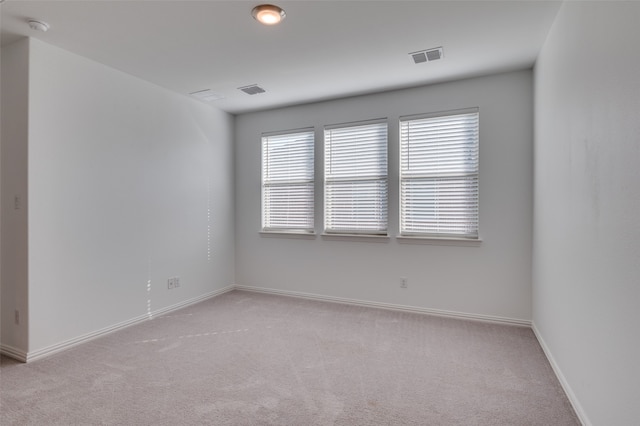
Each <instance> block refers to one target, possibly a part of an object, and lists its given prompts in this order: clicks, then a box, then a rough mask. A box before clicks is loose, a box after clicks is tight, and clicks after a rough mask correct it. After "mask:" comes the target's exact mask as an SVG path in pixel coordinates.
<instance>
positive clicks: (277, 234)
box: [260, 231, 317, 240]
mask: <svg viewBox="0 0 640 426" xmlns="http://www.w3.org/2000/svg"><path fill="white" fill-rule="evenodd" d="M316 235H317V234H316V233H315V232H311V233H309V232H285V231H260V236H261V237H265V238H293V239H297V240H315V239H316Z"/></svg>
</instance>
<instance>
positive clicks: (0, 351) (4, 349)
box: [0, 343, 27, 362]
mask: <svg viewBox="0 0 640 426" xmlns="http://www.w3.org/2000/svg"><path fill="white" fill-rule="evenodd" d="M0 355H5V356H8V357H9V358H13V359H15V360H16V361H20V362H27V353H26V352H24V351H23V350H21V349H18V348H14V347H13V346H9V345H3V344H2V343H0Z"/></svg>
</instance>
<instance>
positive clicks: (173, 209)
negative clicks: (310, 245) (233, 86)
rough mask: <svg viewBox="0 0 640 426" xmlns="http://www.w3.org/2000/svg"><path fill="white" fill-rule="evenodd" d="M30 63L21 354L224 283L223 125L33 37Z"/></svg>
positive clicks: (228, 192) (229, 195)
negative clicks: (174, 283) (25, 336)
mask: <svg viewBox="0 0 640 426" xmlns="http://www.w3.org/2000/svg"><path fill="white" fill-rule="evenodd" d="M30 61H31V63H30V66H31V68H30V95H29V114H30V115H29V118H30V120H29V204H30V208H29V307H30V324H29V325H30V330H29V350H30V352H33V351H37V350H40V349H42V348H46V347H48V346H51V345H54V344H57V343H59V342H64V341H67V340H69V339H73V338H76V337H77V336H82V335H84V334H87V333H90V332H94V331H96V330H100V329H103V328H105V327H109V326H112V325H114V324H118V323H119V322H123V321H126V320H129V319H131V318H135V317H138V316H140V315H145V314H146V313H148V312H153V311H157V310H158V309H162V308H164V307H167V306H172V305H175V304H177V303H180V302H182V301H185V300H189V299H192V298H195V297H198V296H200V295H203V294H207V293H209V292H211V291H214V290H216V289H220V288H223V287H226V286H229V285H232V284H233V281H234V275H233V274H234V263H233V257H234V254H233V247H234V239H233V148H232V141H233V117H232V116H230V115H228V114H226V113H224V112H221V111H219V110H216V109H213V108H211V107H210V106H208V105H205V104H202V103H200V102H197V101H195V100H191V99H188V98H187V97H183V96H180V95H177V94H174V93H171V92H168V91H166V90H164V89H161V88H159V87H157V86H154V85H152V84H150V83H147V82H144V81H142V80H139V79H137V78H134V77H131V76H129V75H127V74H124V73H121V72H119V71H116V70H114V69H111V68H107V67H105V66H103V65H101V64H98V63H96V62H93V61H90V60H88V59H85V58H83V57H80V56H77V55H74V54H71V53H69V52H66V51H63V50H60V49H58V48H56V47H53V46H50V45H47V44H44V43H42V42H39V41H36V40H32V42H31V51H30ZM170 277H179V278H180V283H181V286H180V287H179V288H175V289H171V290H169V289H168V288H167V287H168V285H167V280H168V279H169V278H170Z"/></svg>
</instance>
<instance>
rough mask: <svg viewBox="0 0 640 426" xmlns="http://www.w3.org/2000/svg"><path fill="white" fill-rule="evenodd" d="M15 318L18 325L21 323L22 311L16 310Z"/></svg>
mask: <svg viewBox="0 0 640 426" xmlns="http://www.w3.org/2000/svg"><path fill="white" fill-rule="evenodd" d="M13 320H14V321H15V323H16V325H18V324H20V311H19V310H17V309H16V310H15V312H14V318H13Z"/></svg>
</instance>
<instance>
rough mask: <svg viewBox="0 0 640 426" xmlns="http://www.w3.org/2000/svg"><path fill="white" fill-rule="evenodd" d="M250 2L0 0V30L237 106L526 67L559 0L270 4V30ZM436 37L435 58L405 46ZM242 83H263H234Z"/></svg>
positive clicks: (417, 46)
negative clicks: (32, 24)
mask: <svg viewBox="0 0 640 426" xmlns="http://www.w3.org/2000/svg"><path fill="white" fill-rule="evenodd" d="M274 1H276V0H272V1H271V2H274ZM257 4H259V2H257V1H242V0H236V1H212V0H201V1H186V0H174V1H166V0H165V1H153V0H141V1H117V0H112V1H93V0H84V1H80V0H75V1H60V0H43V1H26V0H6V1H5V2H4V3H2V4H1V5H0V13H1V25H2V31H1V37H2V44H3V45H5V44H8V43H11V42H13V41H15V40H16V39H17V38H19V37H23V36H31V37H34V38H37V39H40V40H42V41H44V42H46V43H49V44H52V45H55V46H59V47H61V48H63V49H66V50H69V51H71V52H75V53H77V54H79V55H82V56H85V57H87V58H91V59H93V60H95V61H98V62H101V63H103V64H105V65H108V66H110V67H113V68H116V69H119V70H121V71H124V72H126V73H129V74H132V75H134V76H137V77H140V78H142V79H144V80H147V81H150V82H153V83H155V84H157V85H159V86H162V87H165V88H167V89H170V90H172V91H175V92H178V93H182V94H185V95H188V94H189V93H191V92H195V91H198V90H203V89H211V90H213V91H214V92H216V93H219V94H221V95H223V96H225V99H222V100H217V101H213V102H210V103H211V104H212V105H215V106H216V107H218V108H220V109H223V110H225V111H228V112H231V113H242V112H248V111H253V110H259V109H265V108H272V107H277V106H284V105H293V104H298V103H305V102H310V101H318V100H325V99H332V98H338V97H344V96H349V95H357V94H364V93H371V92H378V91H383V90H389V89H397V88H403V87H411V86H417V85H423V84H429V83H435V82H442V81H448V80H455V79H460V78H465V77H471V76H477V75H483V74H489V73H495V72H501V71H509V70H515V69H524V68H528V67H531V66H532V65H533V63H534V61H535V59H536V57H537V54H538V52H539V50H540V48H541V46H542V44H543V43H544V40H545V38H546V35H547V32H548V31H549V28H550V27H551V24H552V23H553V20H554V18H555V15H556V13H557V11H558V9H559V7H560V4H561V2H558V1H550V2H546V1H518V0H508V1H482V0H476V1H406V2H405V1H277V3H276V4H278V5H279V6H281V7H282V8H284V9H285V10H286V13H287V18H286V19H285V20H284V21H283V22H282V23H281V24H280V25H278V26H273V27H267V26H263V25H260V24H258V23H257V22H256V21H255V20H254V19H253V18H252V17H251V9H252V8H253V6H255V5H257ZM29 18H34V19H39V20H42V21H46V22H47V23H48V24H49V25H50V26H51V29H50V30H49V31H48V32H46V33H42V32H36V31H33V30H31V29H30V28H29V26H28V24H27V20H28V19H29ZM438 46H443V47H444V58H443V59H442V60H440V61H434V62H427V63H423V64H419V65H415V64H414V63H413V62H412V61H411V59H410V57H409V55H408V53H410V52H414V51H417V50H424V49H429V48H432V47H438ZM254 83H257V84H259V85H260V86H261V87H264V88H265V89H266V91H267V92H266V93H262V94H258V95H252V96H250V95H247V94H245V93H243V92H241V91H239V90H237V88H238V87H241V86H246V85H249V84H254Z"/></svg>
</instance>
